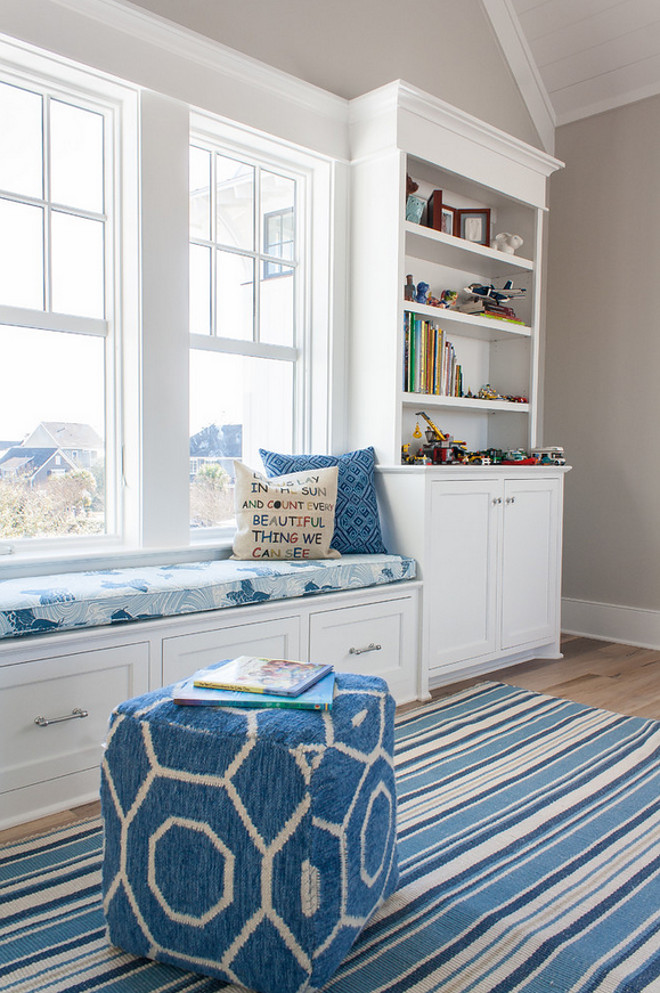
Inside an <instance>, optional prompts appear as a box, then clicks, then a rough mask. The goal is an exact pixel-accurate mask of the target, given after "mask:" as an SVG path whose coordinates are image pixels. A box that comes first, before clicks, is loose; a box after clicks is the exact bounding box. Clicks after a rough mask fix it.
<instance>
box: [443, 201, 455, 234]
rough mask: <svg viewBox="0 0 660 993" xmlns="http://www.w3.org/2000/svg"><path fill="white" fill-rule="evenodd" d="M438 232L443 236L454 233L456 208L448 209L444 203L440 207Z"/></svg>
mask: <svg viewBox="0 0 660 993" xmlns="http://www.w3.org/2000/svg"><path fill="white" fill-rule="evenodd" d="M440 231H442V232H443V234H454V232H455V231H456V208H455V207H448V206H447V204H446V203H445V204H443V205H442V212H441V217H440Z"/></svg>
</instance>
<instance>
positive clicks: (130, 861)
mask: <svg viewBox="0 0 660 993" xmlns="http://www.w3.org/2000/svg"><path fill="white" fill-rule="evenodd" d="M393 724H394V701H393V700H392V698H391V696H390V695H389V693H388V691H387V685H386V683H385V682H384V681H383V680H381V679H378V678H375V677H365V676H354V675H346V674H338V675H337V679H336V684H335V698H334V703H333V709H332V710H331V711H328V712H319V711H304V710H293V709H272V710H271V709H263V710H262V709H255V710H247V709H232V708H220V707H218V708H215V707H213V708H211V707H180V706H177V705H176V704H175V703H173V702H172V700H171V687H166V688H165V689H163V690H157V691H155V692H153V693H148V694H146V695H145V696H142V697H136V698H135V699H133V700H129V701H126V702H125V703H123V704H121V705H120V706H119V707H117V708H116V709H115V711H114V712H113V714H112V716H111V719H110V730H109V733H108V740H107V746H106V751H105V755H104V759H103V764H102V782H101V800H102V813H103V820H104V828H105V854H104V864H103V895H104V910H105V915H106V921H107V925H108V936H109V939H110V941H111V942H112V943H113V944H115V945H117V946H119V947H120V948H123V949H124V950H125V951H128V952H131V953H133V954H135V955H141V956H145V957H147V958H150V959H156V960H158V961H160V962H167V963H170V964H172V965H176V966H179V967H180V968H183V969H188V970H190V971H192V972H201V973H206V974H208V975H212V976H217V977H219V978H221V979H224V980H226V981H228V982H235V983H240V984H242V985H244V986H247V987H248V988H251V989H255V990H258V991H260V993H294V991H302V990H310V989H316V988H318V987H320V986H322V985H323V984H324V983H325V982H326V980H327V979H328V978H329V977H330V976H331V975H332V973H333V972H334V971H335V969H336V968H337V967H338V965H339V964H340V962H341V961H342V959H343V958H344V957H345V956H346V953H347V952H348V950H349V948H350V947H351V945H352V944H353V942H354V940H355V938H356V937H357V935H358V934H359V932H360V930H361V929H362V928H363V926H364V924H365V923H366V921H367V920H368V919H369V917H370V916H371V915H372V913H373V912H374V910H375V909H376V908H377V907H378V906H379V904H380V903H382V901H383V900H384V899H385V898H386V897H387V896H389V895H390V893H392V892H393V890H394V889H395V887H396V884H397V880H398V863H397V854H396V816H395V812H396V793H395V784H394V773H393V765H392V753H393Z"/></svg>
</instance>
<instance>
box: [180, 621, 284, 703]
mask: <svg viewBox="0 0 660 993" xmlns="http://www.w3.org/2000/svg"><path fill="white" fill-rule="evenodd" d="M236 655H263V656H265V657H266V658H279V659H297V658H300V619H299V618H298V617H296V616H292V617H280V618H276V619H273V620H269V621H253V622H252V623H250V622H249V621H248V622H247V623H245V624H235V625H233V626H226V627H225V626H223V627H221V628H215V629H212V630H209V631H200V632H196V633H194V634H182V635H178V636H177V637H175V638H165V639H164V641H163V685H164V686H167V685H168V684H169V683H176V682H178V681H179V680H181V679H186V678H187V677H188V676H192V674H193V672H195V670H196V669H203V668H204V666H207V665H211V664H212V663H213V662H221V661H222V659H231V658H234V657H235V656H236Z"/></svg>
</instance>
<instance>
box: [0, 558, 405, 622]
mask: <svg viewBox="0 0 660 993" xmlns="http://www.w3.org/2000/svg"><path fill="white" fill-rule="evenodd" d="M414 576H415V560H414V559H410V558H407V557H404V556H401V555H345V556H344V557H343V558H341V559H319V560H317V561H312V562H277V563H275V562H270V563H268V564H265V563H252V562H237V561H233V560H231V559H222V560H220V561H217V560H216V561H213V562H186V563H181V564H178V565H163V566H143V567H141V568H132V569H107V570H101V571H95V572H75V573H64V574H61V575H56V576H37V577H32V578H28V579H6V580H2V581H0V638H15V637H18V636H20V635H27V634H43V633H46V632H48V631H63V630H68V629H71V628H88V627H97V626H99V625H103V624H119V623H123V622H126V621H139V620H144V619H148V618H154V617H171V616H173V615H175V614H189V613H195V612H199V611H203V610H217V609H220V608H223V607H239V606H242V605H244V604H254V603H262V602H264V601H267V600H283V599H288V598H290V597H299V596H312V595H314V594H316V593H328V592H338V591H340V590H350V589H358V588H359V587H363V586H379V585H382V584H383V583H392V582H397V581H398V580H401V579H413V578H414Z"/></svg>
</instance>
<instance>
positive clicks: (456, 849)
mask: <svg viewBox="0 0 660 993" xmlns="http://www.w3.org/2000/svg"><path fill="white" fill-rule="evenodd" d="M397 724H398V727H397V740H398V745H397V759H396V763H397V779H398V790H399V842H400V859H401V870H402V872H401V886H400V889H399V890H398V891H397V893H395V895H394V896H393V897H391V898H390V900H388V901H387V903H386V904H385V905H384V906H383V908H382V909H381V911H380V913H379V915H378V916H377V918H375V919H374V920H373V921H372V922H371V923H370V925H369V926H368V927H367V928H366V929H365V931H364V932H363V933H362V935H361V937H360V938H359V940H358V942H357V943H356V944H355V946H354V948H353V951H352V953H351V954H350V956H349V957H348V959H347V960H346V961H345V962H344V964H343V965H342V967H341V968H340V970H339V971H338V973H337V974H336V975H335V977H334V978H333V979H332V980H331V981H330V982H329V983H328V984H327V986H326V987H325V991H327V993H385V991H387V993H399V991H404V990H405V991H411V993H429V991H434V990H438V991H442V993H511V991H522V990H524V991H526V993H550V991H555V993H557V991H559V993H596V991H601V993H614V991H619V993H635V991H641V990H644V991H649V990H650V991H660V935H659V931H660V885H659V882H658V877H659V872H660V766H659V764H658V754H659V749H660V724H658V723H657V722H655V721H645V720H640V719H638V718H632V717H621V716H619V715H617V714H611V713H608V712H606V711H602V710H594V709H590V708H588V707H583V706H580V705H578V704H574V703H569V702H567V701H564V700H557V699H553V698H550V697H546V696H541V695H539V694H536V693H530V692H528V691H525V690H519V689H516V688H514V687H509V686H502V685H499V684H495V683H484V684H482V685H480V686H478V687H475V688H473V689H470V690H468V691H466V692H464V693H462V694H459V695H457V696H453V697H450V698H447V699H444V700H440V701H438V702H437V703H435V704H431V705H429V706H427V707H424V708H422V709H420V710H417V711H414V712H411V713H408V714H405V715H403V716H401V717H400V718H399V719H398V721H397ZM100 862H101V829H100V824H99V821H98V820H91V821H86V822H81V823H79V824H77V825H75V826H73V827H70V828H66V829H62V830H58V831H54V832H51V833H49V834H47V835H43V836H40V837H38V838H36V839H32V840H31V841H28V842H23V843H17V844H11V845H7V846H5V847H4V848H2V849H0V896H1V898H2V903H1V904H0V907H1V915H2V916H1V917H0V919H1V920H2V928H1V930H0V989H2V990H3V991H10V993H46V991H47V993H60V991H67V993H83V991H92V993H94V991H107V993H111V991H112V993H211V991H217V990H234V989H236V990H237V989H238V988H237V987H229V986H226V985H224V984H223V983H220V982H218V981H217V980H212V979H208V978H205V977H201V976H195V975H192V974H190V973H184V972H180V971H179V970H177V969H174V968H170V967H168V966H163V965H158V964H155V963H151V962H148V961H146V960H144V959H135V958H133V957H132V956H129V955H125V954H123V953H121V952H119V951H118V950H117V949H113V948H110V947H108V945H107V944H106V941H105V938H104V928H103V918H102V914H101V903H100Z"/></svg>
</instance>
